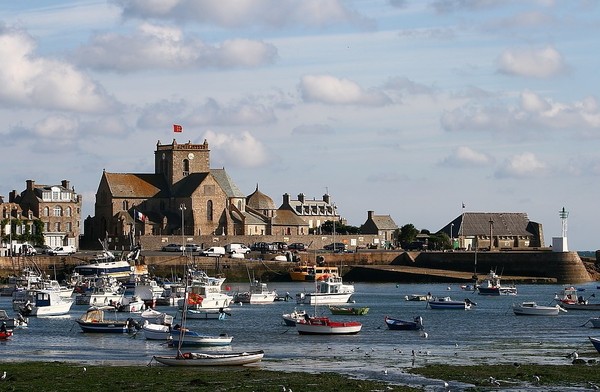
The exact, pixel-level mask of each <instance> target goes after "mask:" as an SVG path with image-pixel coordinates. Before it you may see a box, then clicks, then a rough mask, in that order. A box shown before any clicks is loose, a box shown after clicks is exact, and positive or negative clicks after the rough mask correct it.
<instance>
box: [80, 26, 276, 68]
mask: <svg viewBox="0 0 600 392" xmlns="http://www.w3.org/2000/svg"><path fill="white" fill-rule="evenodd" d="M74 57H75V59H76V60H77V61H78V62H79V63H80V64H82V65H84V66H87V67H90V68H95V69H106V70H116V71H121V72H129V71H136V70H141V69H190V68H206V67H217V68H221V67H222V68H234V67H249V68H251V67H259V66H261V65H265V64H271V63H273V62H274V61H275V60H276V58H277V49H276V48H275V47H274V46H273V45H271V44H267V43H264V42H260V41H255V40H250V39H230V40H226V41H224V42H223V43H221V45H209V44H206V43H205V42H203V41H202V40H200V39H197V38H195V37H189V38H186V37H185V36H184V34H183V32H182V31H181V30H180V29H179V28H176V27H167V26H158V25H153V24H149V23H144V24H142V25H140V26H139V27H138V30H137V31H136V32H135V33H134V34H131V35H123V34H116V33H105V34H98V35H95V36H94V37H93V38H92V41H91V42H90V43H89V44H88V45H85V46H82V47H80V48H79V49H78V50H77V51H76V52H75V55H74Z"/></svg>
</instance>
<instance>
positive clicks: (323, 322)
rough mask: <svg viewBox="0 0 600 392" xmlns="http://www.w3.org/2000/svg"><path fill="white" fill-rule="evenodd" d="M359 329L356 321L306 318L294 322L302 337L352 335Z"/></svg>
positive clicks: (359, 326)
mask: <svg viewBox="0 0 600 392" xmlns="http://www.w3.org/2000/svg"><path fill="white" fill-rule="evenodd" d="M361 328H362V324H361V323H359V322H358V321H347V322H339V321H331V320H330V319H329V318H328V317H306V318H305V319H303V320H299V321H297V322H296V329H297V330H298V333H300V334H302V335H352V334H355V333H358V332H360V330H361Z"/></svg>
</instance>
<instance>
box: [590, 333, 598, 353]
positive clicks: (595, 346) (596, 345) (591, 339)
mask: <svg viewBox="0 0 600 392" xmlns="http://www.w3.org/2000/svg"><path fill="white" fill-rule="evenodd" d="M589 338H590V342H592V344H593V345H594V348H595V349H596V351H598V352H599V353H600V339H598V338H593V337H591V336H589Z"/></svg>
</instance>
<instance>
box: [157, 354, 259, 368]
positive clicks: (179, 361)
mask: <svg viewBox="0 0 600 392" xmlns="http://www.w3.org/2000/svg"><path fill="white" fill-rule="evenodd" d="M263 357H264V351H262V350H260V351H248V352H243V353H227V354H206V353H184V354H183V356H182V357H172V356H169V357H167V356H158V355H155V356H154V357H153V358H154V359H155V360H156V361H157V362H160V363H162V364H163V365H167V366H243V365H248V364H251V363H255V362H259V361H260V360H262V359H263Z"/></svg>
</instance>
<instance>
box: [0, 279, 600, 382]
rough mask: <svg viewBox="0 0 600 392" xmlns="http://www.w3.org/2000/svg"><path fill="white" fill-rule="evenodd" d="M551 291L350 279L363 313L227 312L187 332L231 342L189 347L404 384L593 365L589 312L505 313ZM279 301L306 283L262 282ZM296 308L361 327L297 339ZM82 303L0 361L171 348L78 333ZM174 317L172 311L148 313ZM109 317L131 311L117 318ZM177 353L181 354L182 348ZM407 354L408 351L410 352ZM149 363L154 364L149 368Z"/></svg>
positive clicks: (135, 354)
mask: <svg viewBox="0 0 600 392" xmlns="http://www.w3.org/2000/svg"><path fill="white" fill-rule="evenodd" d="M224 286H228V288H229V289H230V290H231V291H236V290H240V291H243V290H247V289H248V284H243V283H227V282H226V284H225V285H224ZM562 288H563V286H561V285H519V286H518V295H516V296H499V297H489V296H481V295H478V294H477V293H474V292H472V291H466V290H462V289H461V288H460V287H459V286H458V285H456V284H452V285H446V284H389V283H386V284H372V283H356V284H355V294H354V296H353V299H354V301H355V303H354V304H352V305H351V306H361V307H362V306H367V307H369V308H370V309H369V312H368V314H366V315H364V316H331V315H330V311H329V309H328V308H327V307H326V306H320V307H317V308H316V309H315V308H314V307H310V306H300V305H296V303H295V301H294V300H290V301H287V302H284V301H281V302H274V303H272V304H267V305H249V304H244V305H243V306H241V305H239V304H235V305H232V306H231V316H228V317H227V318H226V319H225V320H188V324H187V326H188V327H189V328H190V329H192V330H195V331H197V332H202V333H206V334H217V335H218V334H222V333H226V334H228V335H231V336H233V342H232V345H231V346H228V347H219V348H206V349H204V348H194V349H193V350H194V351H222V350H225V351H236V352H237V351H245V350H256V349H262V350H264V351H265V357H264V360H263V361H262V362H260V363H259V364H258V365H257V366H260V367H261V368H264V369H269V370H283V371H306V372H315V371H334V372H339V373H345V374H350V375H352V376H355V377H364V378H374V379H382V380H386V381H391V382H393V381H394V380H397V381H398V382H406V377H407V376H406V374H404V373H403V369H405V368H409V367H414V366H423V365H426V364H454V365H463V364H464V365H472V364H500V363H508V364H515V363H516V364H519V363H520V364H569V363H570V362H571V360H570V359H568V358H567V355H568V354H570V353H572V352H573V351H575V350H577V352H578V353H579V357H580V358H587V359H600V356H599V354H598V353H597V352H596V351H595V350H594V348H593V347H592V345H591V343H590V342H589V339H588V336H596V337H599V336H600V330H598V329H591V328H589V324H588V325H587V326H582V325H583V324H585V323H586V321H587V320H588V319H589V318H590V317H597V316H600V315H598V314H595V313H596V312H588V311H569V312H567V313H563V312H561V313H560V314H559V315H558V316H515V315H514V314H513V312H512V308H511V307H512V304H513V303H520V302H523V301H535V302H537V303H538V304H539V305H554V303H555V302H554V296H555V294H556V293H557V292H559V291H560V290H561V289H562ZM578 288H580V289H584V291H581V292H580V294H581V295H582V296H584V297H586V298H587V297H589V296H590V295H591V294H594V293H595V294H596V296H597V297H598V300H596V298H591V301H594V302H598V301H600V290H598V289H597V284H596V283H589V284H585V285H580V286H578ZM269 289H276V290H277V292H278V293H279V294H280V295H283V294H285V293H286V292H288V293H290V295H291V296H292V297H295V294H296V293H298V292H302V291H305V290H306V291H311V290H312V289H314V285H313V284H311V283H308V282H307V283H301V282H300V283H298V282H293V283H269ZM428 292H430V293H431V294H432V295H434V296H450V297H452V299H456V300H462V299H465V298H469V299H470V300H471V301H473V302H475V303H476V304H477V305H476V306H474V307H473V308H472V309H471V310H432V309H429V308H426V302H413V301H406V300H405V299H404V297H405V296H407V295H410V294H426V293H428ZM0 308H1V309H5V310H7V312H8V313H9V314H12V313H13V312H12V306H11V299H10V298H9V297H0ZM295 308H297V309H306V310H307V312H309V313H311V314H313V313H315V312H316V313H317V314H318V315H328V316H331V318H332V319H336V320H344V319H345V320H358V321H361V322H362V323H363V328H362V331H361V332H360V333H359V334H357V335H349V336H310V335H299V334H298V332H297V331H296V329H295V327H288V326H285V325H284V323H283V321H282V318H281V315H282V314H284V313H289V312H291V311H293V310H294V309H295ZM86 309H87V307H86V306H81V305H73V307H72V309H71V311H70V313H69V314H68V315H65V316H56V317H46V318H35V317H31V318H30V319H29V326H28V327H26V328H23V329H17V330H16V331H15V334H14V336H13V337H12V338H11V339H9V340H7V341H3V342H1V343H0V347H1V351H2V361H11V362H12V361H69V362H75V363H80V364H88V365H92V366H93V365H94V364H103V365H148V364H149V363H151V362H152V356H153V355H164V354H168V353H174V352H175V349H174V348H171V347H168V345H166V344H164V343H162V342H159V341H152V340H146V339H145V338H144V334H143V332H142V331H140V332H138V333H137V334H135V335H127V334H122V335H120V334H119V335H115V334H90V333H83V332H82V331H81V329H80V327H79V326H78V325H77V323H76V322H75V320H76V319H77V318H78V317H79V316H81V315H82V314H83V313H85V311H86ZM157 309H158V310H160V311H164V312H166V313H169V314H171V315H173V316H175V317H176V318H175V322H179V321H180V319H179V315H178V314H177V311H176V308H174V307H158V308H157ZM386 315H388V316H391V317H395V318H400V319H404V320H412V319H413V318H414V317H416V316H421V317H422V318H423V323H424V326H425V329H424V332H426V333H427V336H426V337H425V336H424V334H423V332H420V331H391V330H388V329H387V327H386V326H385V323H384V317H385V316H386ZM118 317H122V318H123V319H126V318H128V317H133V318H139V315H136V314H128V313H118ZM187 351H190V350H189V349H187ZM413 352H414V354H413ZM152 364H153V365H156V366H159V365H158V364H156V362H152Z"/></svg>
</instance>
